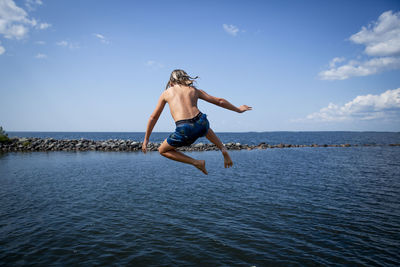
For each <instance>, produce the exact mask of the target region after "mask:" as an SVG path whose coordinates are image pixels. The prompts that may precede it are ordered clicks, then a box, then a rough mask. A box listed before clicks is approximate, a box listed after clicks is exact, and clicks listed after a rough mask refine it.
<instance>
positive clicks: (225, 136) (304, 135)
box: [8, 132, 400, 145]
mask: <svg viewBox="0 0 400 267" xmlns="http://www.w3.org/2000/svg"><path fill="white" fill-rule="evenodd" d="M169 134H171V133H163V132H155V133H152V135H151V138H150V141H151V142H162V141H164V139H165V138H167V137H168V136H169ZM217 134H218V136H219V138H220V139H221V141H222V142H223V143H228V142H234V143H236V142H239V143H242V144H249V145H258V144H259V143H261V142H265V143H268V144H271V145H276V144H280V143H285V144H294V145H310V144H328V145H330V144H346V143H348V144H358V145H360V144H361V145H362V144H383V145H385V144H386V145H387V144H394V143H396V144H399V143H400V132H249V133H217ZM8 135H9V136H10V137H13V136H18V137H40V138H54V139H80V138H84V139H91V140H107V139H130V140H136V141H143V139H144V132H143V133H142V132H132V133H129V132H110V133H108V132H8ZM198 142H203V143H207V142H208V141H207V139H205V138H201V139H199V140H198Z"/></svg>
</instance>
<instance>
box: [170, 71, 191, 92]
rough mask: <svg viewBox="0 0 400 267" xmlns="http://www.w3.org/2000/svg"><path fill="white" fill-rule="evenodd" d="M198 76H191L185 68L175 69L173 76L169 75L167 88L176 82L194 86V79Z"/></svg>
mask: <svg viewBox="0 0 400 267" xmlns="http://www.w3.org/2000/svg"><path fill="white" fill-rule="evenodd" d="M197 78H198V76H196V77H194V78H192V77H190V76H189V75H188V74H187V73H186V71H184V70H180V69H176V70H173V71H172V73H171V76H170V77H169V81H168V83H167V86H166V88H165V90H166V89H168V87H170V86H173V85H175V84H180V85H186V86H193V82H194V79H197ZM193 87H194V86H193Z"/></svg>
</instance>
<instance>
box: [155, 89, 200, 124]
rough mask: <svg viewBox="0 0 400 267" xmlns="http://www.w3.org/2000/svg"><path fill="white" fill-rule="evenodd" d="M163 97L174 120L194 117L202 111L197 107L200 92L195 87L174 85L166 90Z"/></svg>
mask: <svg viewBox="0 0 400 267" xmlns="http://www.w3.org/2000/svg"><path fill="white" fill-rule="evenodd" d="M163 97H164V100H165V101H166V102H167V103H168V104H169V109H170V111H171V115H172V118H173V119H174V121H179V120H184V119H190V118H193V117H195V116H196V115H197V114H198V113H199V112H200V111H199V109H198V108H197V100H198V99H199V93H198V90H197V89H195V88H193V87H190V86H183V85H174V86H172V87H169V88H168V89H167V90H165V91H164V93H163Z"/></svg>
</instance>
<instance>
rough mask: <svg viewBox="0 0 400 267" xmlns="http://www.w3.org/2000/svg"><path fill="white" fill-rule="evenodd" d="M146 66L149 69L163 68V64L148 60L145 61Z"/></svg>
mask: <svg viewBox="0 0 400 267" xmlns="http://www.w3.org/2000/svg"><path fill="white" fill-rule="evenodd" d="M145 65H146V66H148V67H151V68H157V69H158V68H164V64H162V63H160V62H157V61H155V60H148V61H146V64H145Z"/></svg>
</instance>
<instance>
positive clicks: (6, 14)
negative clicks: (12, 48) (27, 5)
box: [0, 0, 50, 40]
mask: <svg viewBox="0 0 400 267" xmlns="http://www.w3.org/2000/svg"><path fill="white" fill-rule="evenodd" d="M35 26H36V27H37V28H38V29H45V28H48V27H49V26H50V24H48V23H41V24H39V25H38V23H37V21H36V19H34V18H29V16H28V13H27V12H26V11H25V10H24V9H22V8H21V7H19V6H17V5H16V4H15V2H14V1H13V0H0V35H3V36H4V37H5V38H8V39H17V40H19V39H22V38H24V37H26V36H27V34H28V32H29V28H31V27H35Z"/></svg>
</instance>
